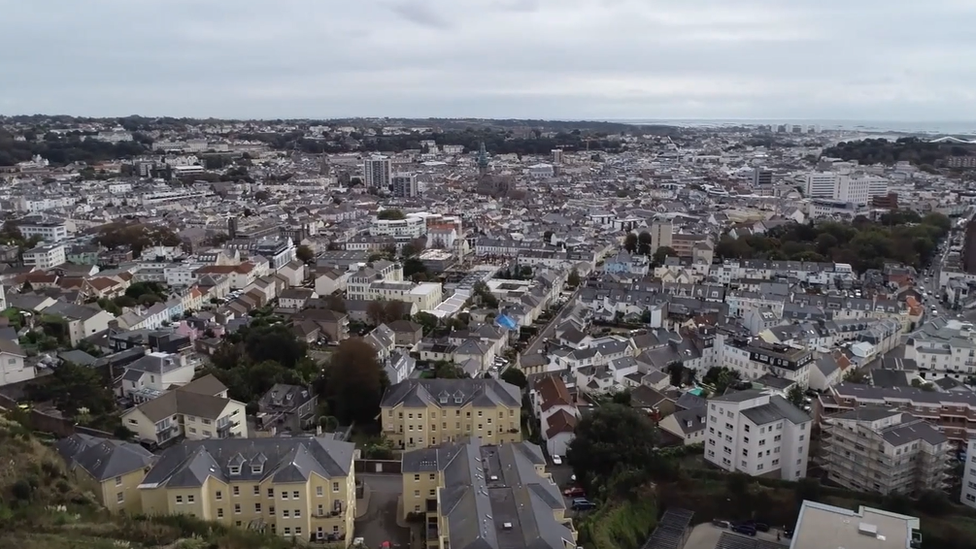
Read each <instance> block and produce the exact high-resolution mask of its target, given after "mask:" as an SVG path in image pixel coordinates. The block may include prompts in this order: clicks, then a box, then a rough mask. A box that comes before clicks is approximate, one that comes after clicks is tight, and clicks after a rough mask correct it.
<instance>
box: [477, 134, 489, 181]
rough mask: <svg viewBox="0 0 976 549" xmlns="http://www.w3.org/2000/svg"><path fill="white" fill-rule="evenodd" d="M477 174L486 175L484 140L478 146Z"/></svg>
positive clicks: (486, 161)
mask: <svg viewBox="0 0 976 549" xmlns="http://www.w3.org/2000/svg"><path fill="white" fill-rule="evenodd" d="M478 175H480V176H482V177H484V176H486V175H488V151H487V150H485V142H484V141H482V142H481V145H480V146H479V147H478Z"/></svg>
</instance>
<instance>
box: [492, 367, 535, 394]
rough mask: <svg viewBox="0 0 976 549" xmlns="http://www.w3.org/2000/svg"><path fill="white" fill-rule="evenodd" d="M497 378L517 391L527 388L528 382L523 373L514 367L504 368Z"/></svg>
mask: <svg viewBox="0 0 976 549" xmlns="http://www.w3.org/2000/svg"><path fill="white" fill-rule="evenodd" d="M498 377H499V379H501V380H502V381H504V382H506V383H511V384H512V385H515V386H516V387H518V388H519V389H525V388H526V387H528V386H529V380H528V379H527V378H526V377H525V372H523V371H522V370H519V369H518V368H515V367H514V366H512V367H510V368H506V369H505V371H503V372H502V373H501V375H500V376H498Z"/></svg>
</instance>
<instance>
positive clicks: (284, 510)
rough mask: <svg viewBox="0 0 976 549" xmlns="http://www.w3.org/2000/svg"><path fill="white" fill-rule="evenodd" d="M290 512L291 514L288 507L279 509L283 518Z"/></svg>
mask: <svg viewBox="0 0 976 549" xmlns="http://www.w3.org/2000/svg"><path fill="white" fill-rule="evenodd" d="M290 514H291V511H289V510H288V509H282V510H281V516H282V517H284V518H288V516H289V515H290Z"/></svg>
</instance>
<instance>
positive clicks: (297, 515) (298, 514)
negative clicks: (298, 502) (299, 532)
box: [294, 509, 302, 518]
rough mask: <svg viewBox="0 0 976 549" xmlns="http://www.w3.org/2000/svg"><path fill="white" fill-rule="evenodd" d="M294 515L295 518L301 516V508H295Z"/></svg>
mask: <svg viewBox="0 0 976 549" xmlns="http://www.w3.org/2000/svg"><path fill="white" fill-rule="evenodd" d="M294 516H295V518H301V516H302V510H301V509H295V515H294Z"/></svg>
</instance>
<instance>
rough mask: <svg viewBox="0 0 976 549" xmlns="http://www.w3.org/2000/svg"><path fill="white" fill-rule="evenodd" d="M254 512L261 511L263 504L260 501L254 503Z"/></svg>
mask: <svg viewBox="0 0 976 549" xmlns="http://www.w3.org/2000/svg"><path fill="white" fill-rule="evenodd" d="M254 512H255V513H260V512H261V504H260V503H255V504H254Z"/></svg>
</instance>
